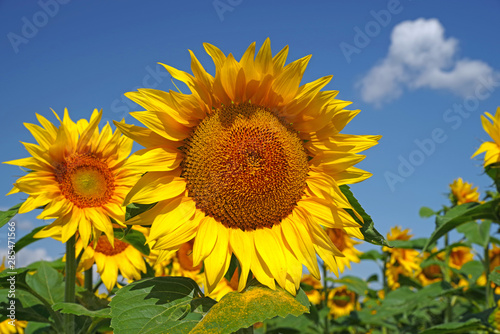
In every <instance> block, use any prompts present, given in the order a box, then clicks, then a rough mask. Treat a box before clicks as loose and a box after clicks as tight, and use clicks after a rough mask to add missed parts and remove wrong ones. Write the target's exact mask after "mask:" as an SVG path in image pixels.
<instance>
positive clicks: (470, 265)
mask: <svg viewBox="0 0 500 334" xmlns="http://www.w3.org/2000/svg"><path fill="white" fill-rule="evenodd" d="M460 271H461V272H463V273H464V274H465V277H470V278H469V282H475V281H477V279H478V278H479V277H480V276H481V275H482V274H483V273H484V265H483V263H482V262H480V261H476V260H474V261H469V262H467V263H465V264H464V265H463V266H462V268H460Z"/></svg>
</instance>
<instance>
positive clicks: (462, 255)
mask: <svg viewBox="0 0 500 334" xmlns="http://www.w3.org/2000/svg"><path fill="white" fill-rule="evenodd" d="M473 258H474V255H473V254H472V251H471V249H470V248H469V247H465V246H458V247H453V248H452V249H451V251H450V255H449V262H448V265H449V266H450V267H452V268H455V269H461V268H462V266H463V265H464V264H466V263H467V262H470V261H472V259H473Z"/></svg>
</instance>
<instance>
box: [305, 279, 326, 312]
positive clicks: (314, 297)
mask: <svg viewBox="0 0 500 334" xmlns="http://www.w3.org/2000/svg"><path fill="white" fill-rule="evenodd" d="M301 283H304V284H307V285H308V289H304V292H305V293H306V295H307V298H308V299H309V301H310V302H311V304H314V305H319V304H320V303H321V299H322V298H321V297H322V296H321V292H320V291H321V290H322V289H323V286H322V285H321V282H320V281H318V280H317V279H315V278H314V277H312V276H311V275H307V274H306V275H304V276H302V280H301Z"/></svg>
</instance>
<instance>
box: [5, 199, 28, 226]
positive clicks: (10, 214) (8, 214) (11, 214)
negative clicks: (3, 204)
mask: <svg viewBox="0 0 500 334" xmlns="http://www.w3.org/2000/svg"><path fill="white" fill-rule="evenodd" d="M21 205H23V203H19V204H16V205H14V206H13V207H12V208H10V209H9V210H7V211H0V227H2V226H4V225H5V224H7V223H8V222H9V221H10V220H11V219H12V217H14V216H15V215H17V213H18V212H19V208H20V207H21Z"/></svg>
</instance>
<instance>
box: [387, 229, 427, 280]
mask: <svg viewBox="0 0 500 334" xmlns="http://www.w3.org/2000/svg"><path fill="white" fill-rule="evenodd" d="M409 232H410V230H409V229H405V230H402V229H401V227H400V226H396V227H393V228H391V232H390V233H388V234H387V240H389V241H394V240H405V241H406V240H410V239H411V237H412V235H411V234H408V233H409ZM382 250H383V251H384V252H388V253H389V255H390V258H389V261H388V263H387V265H391V266H398V265H399V266H401V267H402V268H403V270H404V271H403V274H404V275H406V276H413V273H414V272H415V271H418V270H419V264H420V261H421V259H420V258H419V257H418V255H419V252H418V251H417V250H415V249H407V248H390V247H386V246H384V247H382Z"/></svg>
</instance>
